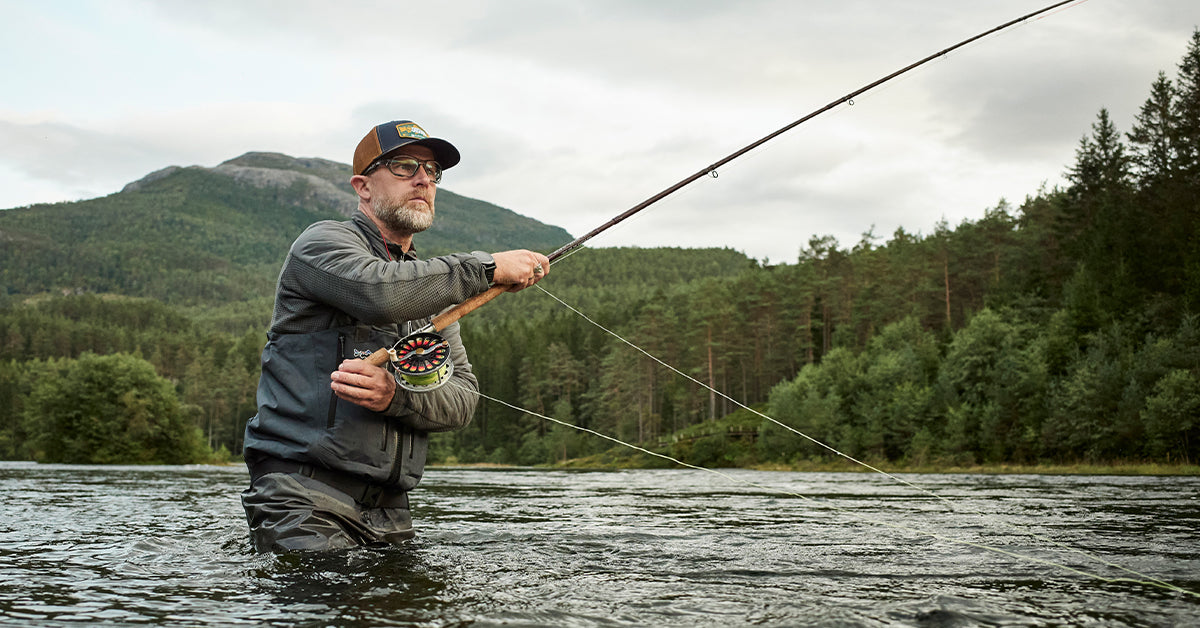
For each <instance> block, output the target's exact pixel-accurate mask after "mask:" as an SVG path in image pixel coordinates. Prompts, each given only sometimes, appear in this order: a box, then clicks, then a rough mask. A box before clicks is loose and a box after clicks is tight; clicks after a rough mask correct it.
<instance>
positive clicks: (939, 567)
mask: <svg viewBox="0 0 1200 628" xmlns="http://www.w3.org/2000/svg"><path fill="white" fill-rule="evenodd" d="M727 473H728V474H729V475H730V476H731V477H732V478H733V479H732V480H730V479H727V478H722V477H718V476H714V475H712V474H709V473H704V472H701V471H694V470H658V471H603V472H600V471H597V472H567V471H541V470H482V469H431V470H430V471H429V473H428V475H427V477H426V480H425V482H424V483H423V484H422V486H421V487H420V488H419V489H418V490H417V491H416V492H415V493H414V495H413V502H414V516H415V518H416V520H417V526H418V537H417V539H416V540H415V541H413V542H411V543H410V544H408V545H406V546H404V547H399V548H389V549H386V550H372V549H362V550H354V551H341V552H333V553H323V554H315V555H314V554H308V555H290V556H283V557H277V556H272V555H258V554H254V553H253V552H251V551H250V548H249V543H248V541H247V538H246V528H245V523H244V514H243V511H242V509H241V505H240V503H239V501H238V493H239V492H240V491H241V490H242V489H243V488H244V487H245V485H246V482H247V478H246V473H245V471H244V470H243V469H241V468H240V467H94V466H67V465H35V464H27V463H0V583H2V584H0V624H4V625H22V626H25V625H36V626H81V625H86V626H126V625H155V626H238V625H256V626H257V625H268V626H270V625H276V626H500V625H503V626H650V625H654V626H749V625H755V626H980V625H982V626H1053V625H1072V626H1078V625H1085V626H1184V625H1200V478H1179V477H1164V478H1154V477H1090V476H1089V477H1083V476H1034V475H1020V476H1017V475H1012V476H1003V475H905V476H903V479H904V480H906V481H908V482H912V483H914V484H916V485H918V486H920V487H922V488H923V489H926V490H927V491H929V492H928V493H927V492H923V491H918V490H914V489H912V488H910V487H907V486H904V485H902V484H898V483H897V482H895V481H894V480H892V479H889V478H887V477H884V476H881V475H877V474H869V473H842V474H839V473H777V472H755V471H728V472H727ZM754 485H757V486H754ZM930 493H932V495H931V494H930ZM1123 569H1127V570H1134V571H1137V572H1140V573H1141V574H1144V575H1134V574H1131V573H1129V572H1128V571H1124V570H1123ZM1079 572H1084V573H1079ZM1147 578H1155V579H1158V580H1161V581H1162V582H1164V583H1167V584H1169V585H1172V586H1175V587H1181V588H1183V589H1185V590H1187V591H1191V592H1194V593H1180V592H1178V591H1175V590H1171V589H1169V588H1164V587H1163V586H1157V585H1154V584H1151V583H1147V582H1138V580H1146V579H1147Z"/></svg>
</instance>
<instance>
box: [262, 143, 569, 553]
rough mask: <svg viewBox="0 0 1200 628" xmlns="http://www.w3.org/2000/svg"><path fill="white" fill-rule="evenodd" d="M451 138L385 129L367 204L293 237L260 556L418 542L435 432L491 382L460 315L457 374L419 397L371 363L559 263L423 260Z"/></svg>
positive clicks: (270, 383)
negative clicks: (413, 505) (476, 368)
mask: <svg viewBox="0 0 1200 628" xmlns="http://www.w3.org/2000/svg"><path fill="white" fill-rule="evenodd" d="M458 162H459V153H458V150H457V149H456V148H455V147H454V146H453V145H451V144H450V143H449V142H447V141H445V140H442V139H438V138H434V137H429V135H428V134H426V133H425V131H424V130H423V129H422V128H421V127H419V126H417V125H416V124H414V123H412V122H410V121H407V120H400V121H393V122H388V123H386V124H381V125H379V126H376V127H375V128H373V129H371V131H370V132H368V133H367V135H366V137H364V138H363V139H362V141H361V142H359V144H358V147H357V149H356V150H355V151H354V160H353V172H354V174H353V176H352V177H351V178H350V184H351V185H352V186H353V188H354V191H355V193H356V194H357V195H358V209H359V212H358V213H356V214H355V215H354V217H353V218H352V219H351V220H349V221H346V222H336V221H323V222H318V223H316V224H314V225H312V226H311V227H309V228H308V229H307V230H306V231H305V232H304V233H303V234H301V235H300V237H299V238H297V239H296V241H295V243H293V244H292V248H291V250H290V251H289V252H288V255H287V259H286V260H285V261H284V264H283V269H282V270H281V271H280V274H279V281H278V284H277V286H276V294H275V309H274V314H273V317H272V321H271V328H270V331H269V332H268V335H267V345H266V347H265V348H264V349H263V355H262V377H261V379H260V380H259V386H258V414H257V415H256V416H255V417H254V418H252V419H251V420H250V421H249V423H248V424H247V426H246V447H245V458H246V465H247V466H248V467H249V469H250V477H251V484H250V488H249V489H247V490H246V491H245V492H243V493H242V504H243V505H244V506H245V508H246V518H247V521H248V522H249V524H250V536H251V539H252V541H253V543H254V546H255V549H257V550H258V551H290V550H305V549H335V548H345V547H353V546H358V545H368V544H379V543H393V544H394V543H398V542H400V541H402V540H404V539H408V538H411V537H412V536H413V535H414V532H413V529H412V518H411V515H410V513H409V507H408V492H409V491H410V490H412V489H413V487H415V486H416V485H417V483H418V482H419V481H420V480H421V474H422V473H423V470H424V466H425V453H426V448H427V443H428V434H429V432H439V431H449V430H456V429H460V428H462V427H464V426H466V425H467V423H468V422H470V420H471V415H472V413H473V412H474V409H475V404H476V401H477V400H478V397H477V396H476V394H475V393H476V392H477V391H478V382H477V381H476V379H475V376H474V374H473V373H472V372H471V364H470V362H469V361H468V360H467V353H466V350H465V349H464V348H463V345H462V340H461V338H460V337H459V330H458V324H457V323H455V324H453V325H450V326H449V327H447V328H446V329H444V330H442V332H441V335H442V336H443V337H444V338H445V339H446V340H447V341H448V342H449V345H450V357H451V359H452V360H453V362H454V367H453V373H452V375H451V376H450V381H448V382H447V383H446V384H445V385H444V386H441V387H440V388H436V389H433V390H427V391H422V392H412V391H408V390H405V389H403V388H401V387H399V386H397V385H396V380H395V378H394V376H393V375H392V373H391V372H390V371H389V370H388V369H387V368H380V367H376V366H373V365H371V364H369V363H367V362H366V361H364V360H363V359H361V358H364V357H366V356H367V355H369V354H370V353H371V352H373V351H375V350H377V349H380V348H382V347H391V346H393V345H394V344H396V342H397V341H398V340H399V339H400V338H403V337H404V336H406V335H408V334H409V333H411V332H413V331H415V330H416V329H419V328H421V327H422V326H424V325H425V324H426V323H427V322H428V321H429V318H430V317H432V316H433V315H434V314H436V313H438V312H440V311H442V310H443V309H445V308H447V307H449V306H451V305H454V304H456V303H459V302H461V301H463V300H465V299H467V298H469V297H471V296H474V295H476V294H479V293H481V292H484V291H486V290H487V289H488V288H489V286H490V285H494V284H503V285H506V286H508V287H509V288H508V289H509V290H510V291H517V290H521V289H523V288H526V287H528V286H531V285H533V284H534V283H536V282H537V281H539V280H540V279H541V278H542V277H544V276H545V275H546V273H547V272H548V270H549V268H550V262H549V260H548V259H547V258H546V256H544V255H542V254H540V253H535V252H533V251H526V250H516V251H505V252H501V253H494V254H491V255H489V254H487V253H484V252H481V251H475V252H472V253H457V254H453V255H446V256H443V257H436V258H433V259H429V260H421V259H419V258H418V257H417V256H416V254H415V250H414V248H413V234H416V233H419V232H421V231H424V230H425V229H428V228H429V226H430V225H431V224H432V223H433V217H434V196H435V194H436V192H437V184H438V182H439V181H440V180H441V176H442V170H443V169H446V168H450V167H452V166H454V165H455V164H457V163H458Z"/></svg>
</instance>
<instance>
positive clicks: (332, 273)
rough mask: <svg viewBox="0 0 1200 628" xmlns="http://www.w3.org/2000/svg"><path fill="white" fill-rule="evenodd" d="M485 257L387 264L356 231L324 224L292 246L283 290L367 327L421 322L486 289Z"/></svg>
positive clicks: (466, 255)
mask: <svg viewBox="0 0 1200 628" xmlns="http://www.w3.org/2000/svg"><path fill="white" fill-rule="evenodd" d="M481 255H483V254H475V253H455V254H452V255H444V256H441V257H435V258H433V259H428V260H384V259H380V258H378V257H375V256H374V255H373V254H372V253H371V251H370V248H369V247H368V245H367V243H366V242H365V241H364V240H363V239H362V237H361V236H360V235H358V234H357V233H355V232H354V231H353V230H352V229H350V228H348V227H345V226H343V225H341V224H340V223H336V222H321V223H317V224H315V225H313V226H312V227H310V228H309V229H308V230H306V231H305V232H304V233H303V234H301V236H300V237H299V238H297V239H296V242H295V243H294V244H293V245H292V249H291V251H290V253H289V260H288V263H287V264H286V265H285V267H284V270H283V271H282V272H283V274H281V276H280V288H281V290H282V289H286V290H290V291H291V292H293V293H294V295H295V296H298V297H301V298H302V299H306V300H310V301H316V302H319V303H325V304H328V305H330V306H332V307H335V308H338V309H339V310H341V311H343V312H345V313H347V314H349V315H350V316H352V317H354V318H355V319H356V320H359V321H362V322H364V323H367V324H369V325H386V324H392V323H396V322H397V321H411V320H418V319H422V318H427V317H429V316H432V315H434V314H436V313H438V312H440V311H442V310H444V309H446V308H447V307H450V306H451V305H454V304H456V303H461V302H462V301H465V300H466V299H468V298H470V297H472V296H475V295H476V294H479V293H480V292H483V291H485V290H487V288H488V285H487V279H486V278H485V276H484V270H483V260H482V259H481Z"/></svg>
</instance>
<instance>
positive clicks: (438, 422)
mask: <svg viewBox="0 0 1200 628" xmlns="http://www.w3.org/2000/svg"><path fill="white" fill-rule="evenodd" d="M441 335H442V337H443V338H445V339H446V341H447V342H449V343H450V359H451V360H452V361H453V362H454V372H453V373H452V374H451V375H450V381H448V382H446V383H445V384H444V385H442V386H441V387H439V388H435V389H433V390H428V391H422V392H413V391H409V390H405V389H403V388H401V387H400V386H396V395H395V397H393V398H392V405H391V406H390V407H388V409H387V410H386V411H385V412H384V414H386V415H388V416H393V417H396V420H397V421H398V422H400V423H401V424H403V425H406V426H408V427H411V428H414V429H418V430H422V431H425V432H449V431H452V430H458V429H462V428H464V427H466V426H467V424H469V423H470V422H471V416H472V415H473V414H474V413H475V405H476V404H477V403H478V402H479V396H478V394H477V393H478V392H479V381H478V380H477V379H476V378H475V374H474V373H473V372H472V371H471V363H470V361H468V360H467V350H466V348H464V347H463V343H462V337H461V336H460V334H459V328H458V323H454V324H452V325H450V326H449V327H446V328H445V329H443V330H442V331H441Z"/></svg>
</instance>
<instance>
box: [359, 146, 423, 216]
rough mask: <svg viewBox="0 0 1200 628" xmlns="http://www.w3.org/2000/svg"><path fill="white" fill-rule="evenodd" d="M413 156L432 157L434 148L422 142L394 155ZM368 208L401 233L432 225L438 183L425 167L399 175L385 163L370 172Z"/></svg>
mask: <svg viewBox="0 0 1200 628" xmlns="http://www.w3.org/2000/svg"><path fill="white" fill-rule="evenodd" d="M400 156H405V157H415V158H417V159H420V160H422V161H428V160H432V159H433V151H432V150H430V149H429V148H427V147H425V146H405V147H404V148H402V149H400V151H399V152H398V153H396V154H395V155H393V157H400ZM370 179H371V211H372V212H374V214H375V217H376V218H378V219H379V221H380V222H382V223H383V224H384V225H386V226H387V227H388V228H389V229H391V230H393V231H397V232H401V233H407V234H413V233H420V232H421V231H424V230H426V229H428V228H429V227H430V226H432V225H433V213H434V210H433V198H434V196H435V195H436V194H437V184H436V183H434V181H433V179H432V178H430V176H429V173H427V172H425V168H423V167H422V168H417V171H416V173H415V174H413V175H412V176H411V177H407V178H402V177H398V176H396V175H394V174H392V172H391V171H390V170H388V168H387V167H386V166H380V167H379V168H376V169H375V171H374V172H372V173H371V174H370Z"/></svg>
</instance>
